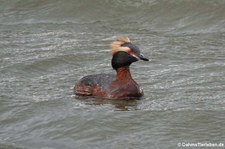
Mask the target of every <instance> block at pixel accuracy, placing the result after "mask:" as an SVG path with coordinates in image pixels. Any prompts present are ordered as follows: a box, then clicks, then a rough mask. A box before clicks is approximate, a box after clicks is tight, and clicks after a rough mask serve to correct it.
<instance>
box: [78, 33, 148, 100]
mask: <svg viewBox="0 0 225 149" xmlns="http://www.w3.org/2000/svg"><path fill="white" fill-rule="evenodd" d="M111 48H112V56H113V57H112V60H111V64H112V68H113V69H115V70H116V75H113V74H94V75H88V76H85V77H83V78H81V79H80V80H79V81H78V82H77V83H76V85H75V87H74V92H75V94H76V95H79V96H93V97H101V98H108V99H138V98H139V97H141V96H143V91H142V89H140V87H139V85H138V84H137V83H136V82H135V81H134V80H133V78H132V76H131V73H130V69H129V66H130V64H131V63H133V62H136V61H138V60H139V59H141V60H144V61H148V60H149V59H148V58H146V57H144V55H143V54H141V52H140V50H139V48H138V47H137V46H135V45H134V44H132V43H131V41H130V39H129V38H128V37H120V38H118V39H117V41H114V42H112V44H111Z"/></svg>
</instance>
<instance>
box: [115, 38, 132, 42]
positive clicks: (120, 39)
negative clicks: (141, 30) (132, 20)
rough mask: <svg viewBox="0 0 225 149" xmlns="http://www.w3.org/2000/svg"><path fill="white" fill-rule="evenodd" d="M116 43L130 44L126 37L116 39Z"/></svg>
mask: <svg viewBox="0 0 225 149" xmlns="http://www.w3.org/2000/svg"><path fill="white" fill-rule="evenodd" d="M117 41H120V42H123V43H126V42H130V39H129V38H128V37H117Z"/></svg>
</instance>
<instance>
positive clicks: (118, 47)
mask: <svg viewBox="0 0 225 149" xmlns="http://www.w3.org/2000/svg"><path fill="white" fill-rule="evenodd" d="M128 42H130V39H129V38H128V37H117V40H116V41H114V42H112V43H111V48H112V54H114V53H116V52H118V51H124V52H127V51H129V50H130V49H129V48H128V47H122V46H121V45H122V44H124V43H128Z"/></svg>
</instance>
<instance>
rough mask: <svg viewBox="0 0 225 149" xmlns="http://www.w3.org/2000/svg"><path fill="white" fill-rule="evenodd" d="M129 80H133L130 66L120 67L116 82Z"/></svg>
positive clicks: (117, 71)
mask: <svg viewBox="0 0 225 149" xmlns="http://www.w3.org/2000/svg"><path fill="white" fill-rule="evenodd" d="M129 79H132V76H131V73H130V68H129V66H125V67H120V68H118V69H117V70H116V80H118V81H123V80H129ZM132 80H133V79H132Z"/></svg>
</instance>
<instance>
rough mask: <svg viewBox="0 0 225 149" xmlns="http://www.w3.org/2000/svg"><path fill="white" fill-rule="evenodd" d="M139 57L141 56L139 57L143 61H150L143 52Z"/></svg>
mask: <svg viewBox="0 0 225 149" xmlns="http://www.w3.org/2000/svg"><path fill="white" fill-rule="evenodd" d="M138 57H139V59H141V60H143V61H149V59H148V58H147V57H145V56H144V55H143V54H142V53H140V55H139V56H138Z"/></svg>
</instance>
